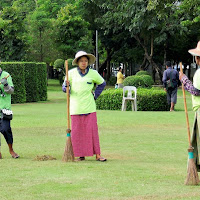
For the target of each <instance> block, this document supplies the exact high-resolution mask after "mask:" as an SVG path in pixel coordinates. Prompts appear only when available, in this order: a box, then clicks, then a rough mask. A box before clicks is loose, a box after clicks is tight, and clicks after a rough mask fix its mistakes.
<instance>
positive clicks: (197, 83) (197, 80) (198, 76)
mask: <svg viewBox="0 0 200 200" xmlns="http://www.w3.org/2000/svg"><path fill="white" fill-rule="evenodd" d="M193 85H194V87H195V88H197V89H198V90H200V69H198V70H197V71H196V72H195V74H194V77H193ZM192 104H193V110H194V111H197V110H198V109H199V108H200V96H194V95H192Z"/></svg>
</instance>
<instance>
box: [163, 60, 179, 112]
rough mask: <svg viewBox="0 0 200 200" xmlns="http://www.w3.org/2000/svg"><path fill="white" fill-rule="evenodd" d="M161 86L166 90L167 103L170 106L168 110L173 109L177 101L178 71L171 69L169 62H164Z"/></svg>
mask: <svg viewBox="0 0 200 200" xmlns="http://www.w3.org/2000/svg"><path fill="white" fill-rule="evenodd" d="M162 80H163V86H164V90H165V91H166V92H167V103H168V105H169V107H170V111H174V107H175V104H176V102H177V90H178V85H179V74H178V71H176V70H175V69H172V67H171V62H170V61H167V62H166V70H165V71H164V73H163V79H162Z"/></svg>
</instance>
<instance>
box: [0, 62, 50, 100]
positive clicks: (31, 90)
mask: <svg viewBox="0 0 200 200" xmlns="http://www.w3.org/2000/svg"><path fill="white" fill-rule="evenodd" d="M0 67H1V68H2V70H5V71H7V72H8V73H9V74H10V75H11V76H12V80H13V84H14V87H15V92H14V94H13V95H12V103H25V102H36V101H45V100H47V70H46V64H45V63H35V62H1V63H0Z"/></svg>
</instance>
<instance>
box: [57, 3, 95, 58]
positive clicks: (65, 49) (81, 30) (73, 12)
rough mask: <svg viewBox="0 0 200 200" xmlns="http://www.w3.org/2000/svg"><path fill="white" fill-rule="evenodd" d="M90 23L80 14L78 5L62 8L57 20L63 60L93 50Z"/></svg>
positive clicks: (59, 45) (58, 38)
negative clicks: (78, 52) (83, 51)
mask: <svg viewBox="0 0 200 200" xmlns="http://www.w3.org/2000/svg"><path fill="white" fill-rule="evenodd" d="M88 26H89V23H88V22H86V21H85V20H84V19H82V17H81V16H80V15H79V14H78V10H77V7H76V5H72V4H68V5H67V6H65V7H63V8H61V10H60V11H59V13H58V17H57V20H56V28H57V35H56V43H57V48H58V50H59V51H60V52H62V54H63V55H62V58H73V57H74V55H75V53H76V52H77V51H79V50H85V51H88V52H90V51H91V49H92V38H91V31H89V29H88Z"/></svg>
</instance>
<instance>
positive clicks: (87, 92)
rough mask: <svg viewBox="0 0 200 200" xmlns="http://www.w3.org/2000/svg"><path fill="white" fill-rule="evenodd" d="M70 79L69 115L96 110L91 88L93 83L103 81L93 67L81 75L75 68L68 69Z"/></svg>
mask: <svg viewBox="0 0 200 200" xmlns="http://www.w3.org/2000/svg"><path fill="white" fill-rule="evenodd" d="M69 81H70V115H80V114H87V113H92V112H96V103H95V100H94V95H93V94H92V89H93V87H94V83H96V84H97V85H100V84H102V83H103V82H104V79H103V78H102V77H101V75H100V74H99V73H98V72H97V71H96V70H93V69H89V71H88V73H87V74H86V75H84V76H81V75H80V74H79V72H78V69H77V68H74V69H71V70H70V71H69Z"/></svg>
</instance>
